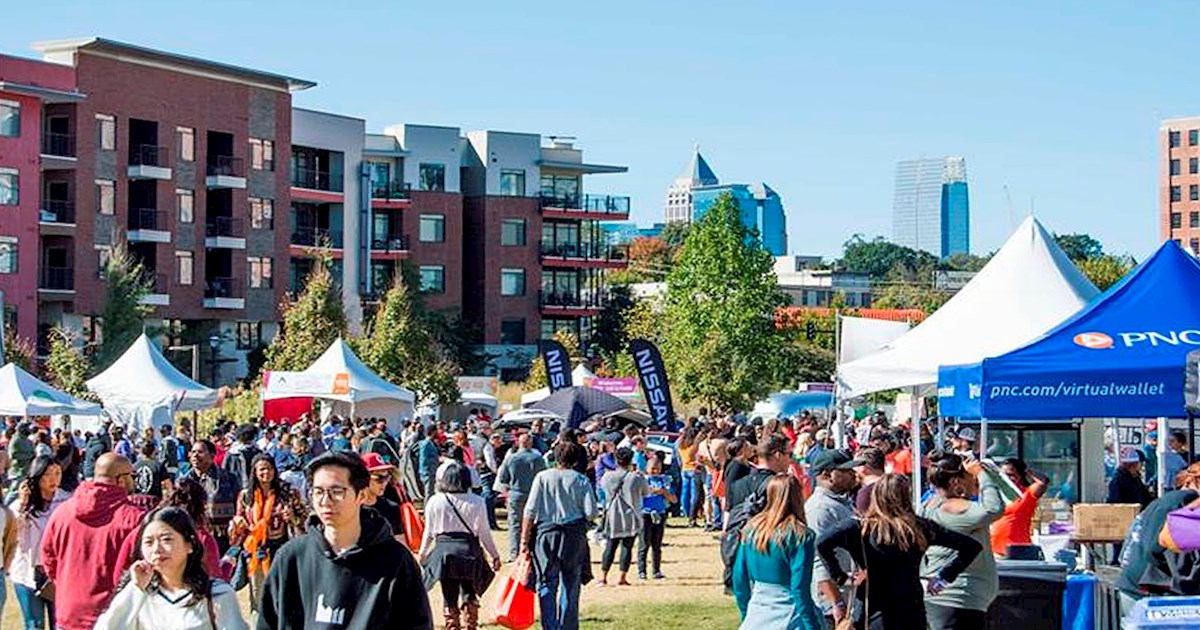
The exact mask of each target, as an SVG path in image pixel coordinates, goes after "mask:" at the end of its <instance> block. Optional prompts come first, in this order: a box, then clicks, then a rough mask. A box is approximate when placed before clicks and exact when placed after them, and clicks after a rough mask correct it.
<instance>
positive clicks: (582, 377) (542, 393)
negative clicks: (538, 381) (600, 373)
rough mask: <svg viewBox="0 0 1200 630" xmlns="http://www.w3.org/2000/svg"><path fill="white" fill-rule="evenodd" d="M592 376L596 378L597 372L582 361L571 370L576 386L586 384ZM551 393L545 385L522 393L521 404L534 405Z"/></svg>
mask: <svg viewBox="0 0 1200 630" xmlns="http://www.w3.org/2000/svg"><path fill="white" fill-rule="evenodd" d="M592 378H596V373H595V372H593V371H591V370H589V369H588V368H587V366H585V365H584V364H582V363H580V364H579V365H576V366H575V369H574V370H571V384H572V385H574V386H576V387H584V386H586V385H587V381H588V379H592ZM549 395H550V388H549V387H543V388H541V389H537V390H534V391H532V392H529V393H527V394H521V406H522V407H528V406H529V405H532V404H533V403H535V402H537V401H539V400H541V399H543V398H545V397H547V396H549Z"/></svg>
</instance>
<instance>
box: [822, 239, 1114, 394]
mask: <svg viewBox="0 0 1200 630" xmlns="http://www.w3.org/2000/svg"><path fill="white" fill-rule="evenodd" d="M1098 293H1099V292H1098V291H1097V290H1096V287H1095V286H1094V285H1093V284H1092V283H1091V281H1090V280H1088V279H1087V277H1086V276H1084V275H1083V273H1082V272H1080V271H1079V269H1078V268H1076V267H1075V265H1074V264H1073V263H1072V262H1071V261H1070V259H1068V258H1067V256H1066V254H1064V253H1063V251H1062V250H1061V249H1060V248H1059V247H1058V245H1057V244H1056V243H1055V242H1054V239H1053V237H1051V236H1050V234H1049V233H1048V232H1047V231H1046V229H1045V228H1044V227H1042V224H1041V223H1039V222H1038V221H1037V219H1034V218H1033V217H1029V218H1027V219H1025V221H1024V222H1023V223H1021V226H1020V227H1018V228H1017V230H1016V232H1014V233H1013V235H1012V236H1011V237H1009V239H1008V241H1007V242H1006V243H1005V244H1004V246H1003V247H1001V248H1000V251H998V252H996V255H995V256H993V257H992V259H991V260H990V261H988V264H987V265H985V266H984V268H983V269H982V270H980V272H979V273H978V274H977V275H976V276H975V277H974V278H973V279H972V280H971V281H970V282H969V283H967V286H965V287H963V288H962V290H960V291H959V292H958V293H957V294H956V295H955V296H954V297H953V298H951V299H950V301H949V302H946V304H945V305H944V306H942V307H941V308H940V309H938V310H937V311H936V312H934V313H933V315H930V316H929V318H928V319H926V320H925V321H924V322H922V323H921V324H920V325H919V326H917V327H916V328H913V329H912V330H910V331H909V332H908V333H906V334H904V335H903V336H901V337H899V338H897V339H895V340H893V341H891V342H889V343H887V344H885V345H884V346H883V348H882V349H881V350H879V351H878V352H875V353H873V354H870V355H868V356H865V357H862V358H860V359H857V360H854V361H850V362H848V363H843V364H840V365H838V370H837V382H838V388H839V394H840V397H842V398H850V397H853V396H860V395H863V394H868V393H871V392H877V391H881V390H885V389H894V388H901V387H925V386H931V385H933V384H935V383H937V379H938V366H940V365H955V364H963V363H975V362H978V361H982V360H983V359H984V358H986V357H994V356H998V355H1001V354H1004V353H1005V352H1008V351H1009V350H1013V349H1015V348H1018V347H1020V346H1023V345H1025V344H1026V343H1028V342H1030V341H1033V340H1034V339H1036V338H1038V337H1039V336H1040V335H1042V333H1045V332H1046V331H1048V330H1050V328H1052V327H1053V326H1055V325H1056V324H1058V323H1059V322H1061V321H1062V320H1064V319H1066V318H1067V317H1068V316H1070V315H1072V314H1073V313H1075V312H1076V311H1078V310H1079V309H1080V308H1082V307H1083V306H1084V305H1085V304H1087V303H1088V302H1089V301H1090V300H1091V299H1092V298H1094V297H1095V296H1096V295H1097V294H1098Z"/></svg>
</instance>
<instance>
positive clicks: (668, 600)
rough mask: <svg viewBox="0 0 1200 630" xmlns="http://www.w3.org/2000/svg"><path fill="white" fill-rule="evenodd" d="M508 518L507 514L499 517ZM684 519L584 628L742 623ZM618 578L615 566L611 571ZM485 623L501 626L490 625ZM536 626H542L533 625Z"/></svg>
mask: <svg viewBox="0 0 1200 630" xmlns="http://www.w3.org/2000/svg"><path fill="white" fill-rule="evenodd" d="M500 522H501V524H503V523H504V520H503V518H501V520H500ZM680 524H681V521H679V520H677V519H672V521H671V523H670V525H675V526H676V527H671V526H668V528H667V532H666V545H667V546H666V547H664V548H663V573H665V574H666V575H667V579H665V580H649V581H645V582H642V581H639V580H638V579H637V577H636V576H637V568H636V549H635V560H634V562H635V566H634V568H633V569H631V570H630V581H632V582H633V586H619V587H618V586H609V587H599V586H596V585H595V583H593V584H591V585H589V586H585V587H584V589H583V595H582V597H581V609H582V614H581V624H580V626H581V628H583V629H584V630H701V629H703V630H710V629H711V630H722V629H726V628H736V627H737V625H738V614H737V607H736V606H735V605H734V603H733V600H732V599H731V598H729V597H727V596H725V595H723V594H722V588H721V583H720V576H721V561H720V558H719V557H718V556H717V542H716V541H715V540H714V539H713V534H711V533H704V532H702V531H701V530H698V529H687V528H682V527H678V525H680ZM493 533H494V535H495V538H496V544H497V545H499V546H500V549H501V556H502V557H507V554H506V550H507V546H508V536H507V534H506V533H505V532H503V531H500V532H493ZM601 550H602V549H601V548H600V547H597V546H596V545H594V544H593V545H592V560H593V561H594V562H593V564H594V566H593V570H594V571H595V572H596V574H597V575H599V573H600V566H599V564H600V552H601ZM507 570H508V568H507V567H503V568H501V570H500V573H499V575H497V578H496V581H495V582H494V583H493V586H492V589H491V590H489V592H488V593H487V594H485V595H484V597H483V604H484V606H483V611H482V614H481V618H482V619H486V618H488V617H489V616H490V610H491V605H492V600H493V597H494V593H493V592H492V591H494V590H496V589H497V588H498V585H499V583H500V581H501V579H502V578H503V577H504V576H505V575H507ZM609 581H610V582H613V583H615V582H616V568H614V569H613V572H612V573H611V574H610V576H609ZM248 592H249V589H246V590H244V591H242V593H241V596H242V603H243V611H244V612H245V614H246V620H247V621H248V622H250V624H251V627H252V628H253V617H252V616H251V614H250V606H249V602H248V601H247V600H246V594H247V593H248ZM7 595H8V598H7V602H6V603H5V606H4V619H3V624H0V629H2V630H21V629H22V628H23V627H24V625H23V623H22V619H21V611H20V609H19V608H18V607H17V601H16V597H15V596H13V594H12V587H11V585H10V586H8V593H7ZM430 599H431V601H430V603H431V605H432V606H433V610H434V617H435V619H437V621H438V624H439V625H438V627H439V628H440V627H441V625H440V622H441V619H440V612H439V611H440V610H441V605H442V604H441V593H440V589H438V588H437V587H435V588H434V589H433V592H432V593H430ZM484 627H486V628H499V627H500V626H492V625H485V626H484ZM534 627H535V628H536V627H538V626H534Z"/></svg>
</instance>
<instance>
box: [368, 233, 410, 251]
mask: <svg viewBox="0 0 1200 630" xmlns="http://www.w3.org/2000/svg"><path fill="white" fill-rule="evenodd" d="M371 250H372V251H377V252H404V251H408V236H407V235H406V234H373V235H372V236H371Z"/></svg>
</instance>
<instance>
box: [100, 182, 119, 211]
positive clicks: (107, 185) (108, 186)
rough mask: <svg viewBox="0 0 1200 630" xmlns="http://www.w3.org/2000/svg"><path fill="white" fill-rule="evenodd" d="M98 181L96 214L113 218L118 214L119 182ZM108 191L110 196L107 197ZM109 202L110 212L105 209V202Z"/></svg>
mask: <svg viewBox="0 0 1200 630" xmlns="http://www.w3.org/2000/svg"><path fill="white" fill-rule="evenodd" d="M95 181H96V214H103V215H106V216H112V215H114V214H116V213H117V182H116V181H115V180H111V179H97V180H95ZM105 191H108V195H105V194H104V193H105ZM105 199H107V200H108V210H105V208H104V200H105Z"/></svg>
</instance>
